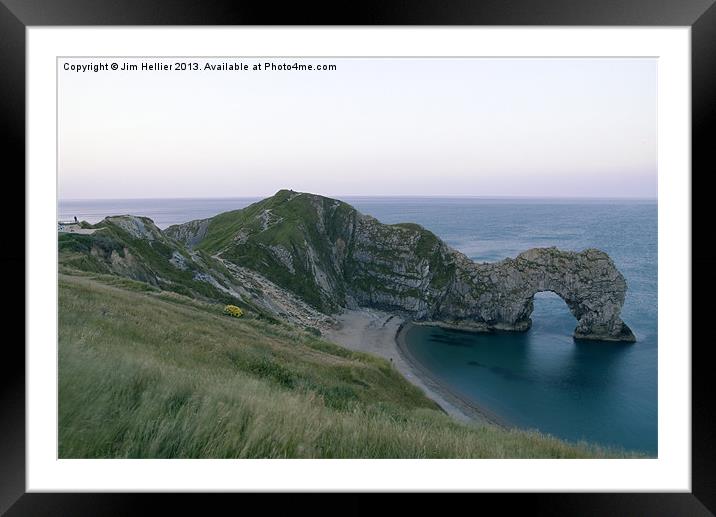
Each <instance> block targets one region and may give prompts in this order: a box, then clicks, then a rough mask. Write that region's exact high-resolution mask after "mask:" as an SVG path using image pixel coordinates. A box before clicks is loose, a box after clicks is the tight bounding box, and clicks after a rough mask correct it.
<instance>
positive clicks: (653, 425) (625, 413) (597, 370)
mask: <svg viewBox="0 0 716 517" xmlns="http://www.w3.org/2000/svg"><path fill="white" fill-rule="evenodd" d="M343 199H345V200H346V201H347V202H349V203H351V204H353V205H354V206H355V207H356V208H358V209H359V210H360V211H361V212H363V213H367V214H370V215H373V216H374V217H376V218H378V219H379V220H381V221H382V222H384V223H398V222H416V223H419V224H421V225H423V226H425V227H426V228H428V229H430V230H432V231H433V232H435V233H436V234H437V235H438V236H439V237H441V238H442V239H443V240H444V241H446V242H447V243H448V244H449V245H450V246H452V247H454V248H456V249H458V250H460V251H462V252H463V253H465V254H466V255H467V256H469V257H470V258H472V259H473V260H476V261H484V262H492V261H495V260H500V259H503V258H505V257H514V256H515V255H517V254H518V253H520V252H521V251H524V250H526V249H528V248H532V247H538V246H558V247H559V248H562V249H566V250H576V251H579V250H582V249H584V248H587V247H595V248H599V249H602V250H604V251H606V252H607V253H609V255H610V256H611V257H612V259H613V260H614V262H615V263H616V265H617V267H618V268H619V270H620V271H621V272H622V273H623V274H624V276H625V278H626V280H627V284H628V287H629V289H628V292H627V297H626V302H625V305H624V310H623V313H622V316H623V319H624V321H626V322H627V324H628V325H629V326H630V327H631V328H632V330H633V331H634V333H635V335H636V337H637V340H638V341H637V343H636V344H631V345H625V344H615V343H599V342H594V343H592V342H575V341H574V340H573V339H572V337H571V335H572V331H573V330H574V326H575V324H576V322H575V320H574V317H573V316H572V315H571V314H570V312H569V310H568V308H567V306H566V304H565V303H564V302H563V301H562V300H561V299H560V298H559V297H557V296H556V295H554V294H552V293H540V294H538V295H537V296H536V297H535V310H534V312H533V314H532V320H533V326H532V328H531V329H530V330H529V331H528V332H525V333H499V334H473V333H466V332H456V331H449V330H443V329H438V328H433V327H414V328H412V329H411V330H410V331H409V333H408V334H407V336H406V338H407V339H406V341H407V346H408V348H409V350H410V353H411V354H412V355H413V356H414V357H415V358H416V359H417V360H418V361H419V362H420V363H421V364H422V365H423V366H424V367H425V368H426V369H427V370H428V371H430V372H431V374H432V375H433V376H434V377H435V378H437V379H438V380H439V381H440V382H441V383H442V384H444V385H445V386H446V387H448V388H449V389H451V390H453V391H454V392H456V393H458V394H459V395H461V396H462V397H464V398H466V399H468V400H470V401H472V402H474V403H476V404H478V405H480V406H482V407H484V408H486V409H487V410H488V411H490V412H491V413H493V414H495V415H497V416H498V417H499V419H501V420H503V421H505V422H506V423H508V424H511V425H516V426H519V427H525V428H535V429H539V430H541V431H543V432H547V433H551V434H554V435H556V436H559V437H562V438H565V439H569V440H579V439H585V440H588V441H591V442H597V443H601V444H605V445H615V446H620V447H624V448H626V449H632V450H640V451H644V452H647V453H649V454H654V455H656V453H657V205H656V202H652V201H609V200H588V201H584V200H572V201H570V200H549V199H542V200H503V199H467V198H461V199H446V198H350V197H345V198H343ZM254 201H256V198H236V199H169V200H167V199H164V200H152V199H144V200H101V201H61V202H60V206H59V216H60V218H61V219H71V218H72V217H73V216H77V217H78V218H79V219H85V220H88V221H90V222H97V221H99V220H101V219H102V218H103V217H105V216H107V215H116V214H124V213H132V214H135V215H145V216H148V217H151V218H152V219H154V221H155V222H156V223H157V225H158V226H159V227H160V228H166V227H167V226H169V225H171V224H176V223H180V222H185V221H189V220H192V219H199V218H205V217H211V216H213V215H216V214H218V213H221V212H224V211H227V210H234V209H237V208H242V207H244V206H246V205H248V204H250V203H252V202H254Z"/></svg>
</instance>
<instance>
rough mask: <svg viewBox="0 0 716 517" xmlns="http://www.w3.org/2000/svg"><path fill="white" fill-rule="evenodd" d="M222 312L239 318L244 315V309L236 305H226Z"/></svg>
mask: <svg viewBox="0 0 716 517" xmlns="http://www.w3.org/2000/svg"><path fill="white" fill-rule="evenodd" d="M224 314H228V315H229V316H233V317H234V318H240V317H241V316H243V315H244V311H242V310H241V308H240V307H237V306H236V305H227V306H226V307H224Z"/></svg>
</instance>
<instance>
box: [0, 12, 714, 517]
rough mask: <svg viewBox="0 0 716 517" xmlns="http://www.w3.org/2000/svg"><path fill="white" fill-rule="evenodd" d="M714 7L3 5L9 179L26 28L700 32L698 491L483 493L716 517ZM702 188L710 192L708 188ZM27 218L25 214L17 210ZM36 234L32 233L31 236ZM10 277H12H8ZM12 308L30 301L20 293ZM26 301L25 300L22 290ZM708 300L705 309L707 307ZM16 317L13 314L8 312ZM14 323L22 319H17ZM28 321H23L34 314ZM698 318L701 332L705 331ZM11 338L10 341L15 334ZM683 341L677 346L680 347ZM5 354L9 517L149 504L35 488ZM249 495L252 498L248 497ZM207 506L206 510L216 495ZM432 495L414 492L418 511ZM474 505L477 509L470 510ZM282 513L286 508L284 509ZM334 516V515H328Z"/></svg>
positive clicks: (17, 357)
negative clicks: (628, 28)
mask: <svg viewBox="0 0 716 517" xmlns="http://www.w3.org/2000/svg"><path fill="white" fill-rule="evenodd" d="M714 1H715V0H651V1H649V0H622V1H617V2H615V1H608V0H502V1H499V0H474V1H470V0H460V1H451V2H447V1H441V0H412V1H411V2H405V1H396V0H390V1H388V0H383V1H380V0H377V1H374V2H361V3H355V4H346V5H342V6H341V4H339V3H337V2H335V3H333V4H331V5H330V6H316V5H307V4H304V3H294V4H292V5H289V6H281V8H278V7H277V6H275V5H273V4H272V3H270V2H263V3H260V2H256V1H253V2H245V1H242V2H231V1H226V0H217V1H211V2H209V1H205V2H199V1H192V0H162V1H156V0H155V1H146V0H123V1H117V0H115V1H109V0H104V1H99V0H96V1H89V0H0V83H1V84H2V90H1V94H0V113H2V125H1V126H0V127H3V128H4V129H6V134H5V138H4V139H3V141H2V144H0V145H2V147H3V148H4V149H3V152H2V155H0V156H2V158H3V163H4V164H5V165H4V166H3V171H4V174H3V179H4V180H5V188H6V191H7V192H13V195H11V196H8V197H10V198H14V199H16V200H17V201H18V202H19V203H24V200H25V196H20V194H19V193H20V192H23V193H24V192H25V181H24V177H25V176H24V171H25V29H26V27H29V26H46V25H49V26H63V25H73V26H88V25H97V26H102V25H158V26H162V25H304V24H306V25H448V26H455V25H552V26H566V25H572V26H596V25H607V26H609V25H621V26H624V25H635V26H690V27H691V38H692V56H691V59H692V61H691V64H692V69H691V71H692V176H691V185H692V207H691V208H692V250H691V257H692V270H691V274H692V278H693V279H696V280H697V281H696V282H692V322H693V323H694V325H693V327H692V330H693V336H692V343H678V344H676V345H678V346H685V347H686V346H690V345H691V346H692V458H691V465H692V490H691V492H690V493H640V494H637V493H609V494H599V493H588V494H587V493H584V494H575V493H564V494H520V495H517V494H500V495H498V494H479V497H480V498H481V500H480V502H483V500H485V501H484V502H488V503H490V502H492V503H497V504H499V505H500V508H501V509H503V510H506V511H508V512H509V511H511V510H519V509H526V510H527V509H528V510H529V512H530V513H531V514H550V515H554V514H563V513H564V514H577V515H602V514H613V515H712V514H713V513H714V512H716V476H715V475H714V473H715V471H716V468H715V462H714V459H715V457H716V447H715V445H714V444H716V432H715V431H714V421H715V420H716V419H715V418H714V416H715V411H714V408H715V404H714V401H713V399H712V397H711V393H712V390H713V388H712V387H711V385H710V373H711V372H710V369H711V366H710V362H709V361H708V353H709V348H710V347H711V346H712V345H711V343H710V340H708V339H705V338H703V336H701V337H702V339H699V332H697V330H699V329H701V330H703V328H704V325H703V322H704V321H708V320H709V318H710V317H711V315H710V312H711V310H712V305H713V304H712V302H710V301H709V299H710V297H709V294H710V293H711V292H712V291H713V287H714V279H715V278H716V254H715V253H714V252H711V251H709V246H708V245H707V244H706V243H705V241H706V240H707V239H708V237H710V236H711V235H712V234H713V231H709V230H711V229H710V228H709V226H710V224H709V223H710V222H711V219H712V218H711V217H710V211H709V210H708V208H706V207H708V202H707V201H708V200H707V199H706V196H708V195H709V189H708V188H704V187H705V181H706V179H707V178H708V177H709V176H708V174H709V172H710V171H709V169H713V164H714V158H713V156H712V154H711V151H712V148H713V144H712V143H711V140H710V139H709V136H710V135H711V134H713V133H714V130H716V4H714ZM699 187H700V188H699ZM21 210H22V213H24V207H15V208H14V209H13V211H12V213H15V214H16V213H20V211H21ZM26 231H27V229H26ZM24 238H25V237H24V236H23V238H22V242H23V245H22V246H20V245H19V240H20V239H19V238H18V236H14V237H13V240H12V243H13V245H12V246H3V250H2V254H0V263H1V264H2V271H4V272H6V280H5V287H6V290H7V291H6V292H7V293H13V294H14V293H20V292H23V293H24V289H25V285H26V284H23V285H21V281H22V280H21V275H19V274H16V272H17V271H20V270H22V271H24V272H25V275H22V278H24V279H25V282H26V281H27V277H26V275H27V274H28V272H27V269H26V266H25V261H26V256H25V246H24ZM7 272H13V274H8V273H7ZM12 298H13V302H15V303H14V304H13V305H12V310H14V311H15V312H19V311H20V310H21V309H20V307H23V309H22V310H23V311H24V307H25V304H24V303H22V304H20V303H19V302H17V298H18V296H13V297H12ZM23 300H24V295H23ZM699 302H701V303H699ZM6 314H7V312H6ZM6 318H7V319H6V320H5V321H6V322H7V323H6V325H7V326H9V325H10V322H17V321H20V315H19V314H18V315H16V317H15V318H11V317H10V316H9V314H8V315H7V316H6ZM23 319H24V318H23ZM696 323H699V324H700V325H695V324H696ZM6 335H7V334H6ZM672 345H674V344H672ZM2 354H3V355H2V359H0V513H4V512H6V511H7V515H12V516H14V515H85V514H93V515H95V514H96V515H114V514H117V515H119V514H123V515H124V514H127V513H129V512H130V511H132V512H135V511H136V510H137V509H138V507H139V508H140V509H141V507H145V505H146V504H147V502H148V501H147V499H148V498H149V496H148V495H142V494H131V495H126V494H39V493H32V494H28V493H25V473H26V471H25V430H26V429H25V353H24V349H23V348H22V347H21V346H20V343H19V339H10V338H6V339H5V340H4V344H3V350H2ZM159 497H161V499H162V501H161V504H162V505H163V511H164V512H169V511H173V509H174V508H172V507H178V508H181V509H184V510H186V509H188V508H189V507H188V506H187V500H186V497H185V496H174V497H169V496H166V495H164V496H159ZM244 497H246V496H244ZM373 497H374V496H372V495H369V496H367V497H361V498H360V499H358V498H357V496H352V497H351V499H350V500H351V503H350V504H345V503H344V504H345V509H346V510H348V511H350V512H351V513H364V512H365V513H367V512H368V511H370V508H371V507H373V506H374V505H375V504H379V505H380V504H383V503H374V502H371V501H370V500H371V498H373ZM201 499H202V501H201V502H199V504H200V505H202V509H203V511H206V507H205V506H203V505H204V504H205V500H206V498H204V497H202V498H201ZM422 500H423V498H422V497H420V496H413V498H412V501H413V503H415V504H418V505H422V504H423V502H422ZM302 504H303V505H305V506H306V508H310V509H311V511H313V512H316V511H319V512H320V511H321V507H322V506H324V505H322V504H317V503H316V501H315V496H313V497H302V498H299V500H298V501H292V502H291V506H292V511H295V510H300V509H301V506H302ZM471 504H472V503H471ZM274 509H278V507H274ZM324 511H331V512H332V510H331V509H330V508H326V510H324Z"/></svg>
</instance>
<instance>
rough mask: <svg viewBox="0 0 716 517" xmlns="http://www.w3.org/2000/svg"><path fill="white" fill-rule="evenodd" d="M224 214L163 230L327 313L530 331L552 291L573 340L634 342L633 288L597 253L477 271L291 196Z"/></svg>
mask: <svg viewBox="0 0 716 517" xmlns="http://www.w3.org/2000/svg"><path fill="white" fill-rule="evenodd" d="M229 214H230V215H229ZM229 214H222V215H219V216H217V218H215V220H211V219H210V220H208V222H206V221H200V222H190V223H187V224H186V225H178V226H174V227H171V228H169V229H168V230H167V232H168V233H169V234H170V235H171V236H173V237H174V238H177V239H180V240H183V241H184V242H185V243H186V244H187V245H188V246H190V247H196V248H197V249H201V250H204V251H207V252H210V253H212V255H213V256H215V257H218V258H221V259H222V260H224V261H225V262H226V263H230V264H235V265H236V266H240V267H244V268H248V269H249V270H253V271H255V272H258V273H260V274H261V275H263V276H264V277H266V278H267V279H270V280H271V281H272V282H274V283H276V284H278V285H279V286H280V287H282V288H285V289H287V290H289V291H291V292H293V293H295V294H296V295H297V296H299V297H300V298H301V299H303V300H305V301H306V302H307V303H309V304H310V305H312V306H314V307H316V308H317V309H319V310H321V311H322V312H324V313H332V312H336V311H338V310H340V309H341V307H374V308H379V309H382V310H388V311H394V312H400V313H401V314H403V315H405V316H407V317H409V318H412V319H414V320H420V321H429V322H434V323H438V324H441V325H449V326H456V327H460V328H470V329H475V330H513V331H524V330H527V329H528V328H530V325H531V319H530V315H531V313H532V309H533V300H534V295H535V293H537V292H540V291H552V292H555V293H556V294H558V295H559V296H561V297H562V299H564V301H565V302H566V303H567V306H568V307H569V309H570V311H571V312H572V314H573V315H574V317H575V318H576V320H577V327H576V329H575V332H574V337H575V338H578V339H596V340H612V341H634V340H635V338H634V335H633V333H632V332H631V330H630V329H629V327H628V326H627V325H626V324H625V323H624V322H623V321H622V320H621V317H620V313H621V309H622V305H623V303H624V298H625V294H626V290H627V285H626V281H625V279H624V277H623V276H622V275H621V273H619V271H618V270H617V268H616V266H615V265H614V263H613V262H612V260H611V259H610V258H609V256H608V255H607V254H606V253H604V252H602V251H599V250H595V249H588V250H584V251H582V252H578V253H577V252H571V251H560V250H558V249H556V248H543V249H532V250H528V251H526V252H524V253H522V254H520V255H519V256H517V257H516V258H514V259H506V260H503V261H500V262H497V263H492V264H487V263H483V264H477V263H475V262H473V261H471V260H470V259H469V258H467V257H466V256H465V255H463V254H462V253H460V252H458V251H456V250H453V249H451V248H450V247H448V246H447V245H446V244H445V243H443V242H442V241H441V240H440V239H438V238H437V237H436V236H435V235H434V234H433V233H431V232H429V231H428V230H426V229H424V228H422V227H421V226H419V225H416V224H397V225H385V224H382V223H380V222H379V221H378V220H376V219H375V218H373V217H370V216H367V215H363V214H361V213H359V212H358V211H357V210H355V209H354V208H353V207H351V206H350V205H347V204H346V203H343V202H341V201H338V200H335V199H329V198H325V197H322V196H317V195H313V194H305V193H300V192H293V191H287V190H284V191H280V192H278V193H277V194H276V195H275V196H273V197H271V198H268V199H265V200H263V201H261V202H259V203H255V204H254V205H251V206H249V207H247V208H246V209H244V210H238V211H235V212H231V213H229ZM183 236H186V237H184V238H183Z"/></svg>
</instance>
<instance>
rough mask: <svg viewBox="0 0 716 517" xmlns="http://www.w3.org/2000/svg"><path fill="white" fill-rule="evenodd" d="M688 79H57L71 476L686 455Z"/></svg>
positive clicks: (493, 62)
mask: <svg viewBox="0 0 716 517" xmlns="http://www.w3.org/2000/svg"><path fill="white" fill-rule="evenodd" d="M658 64H659V59H657V58H655V57H648V56H647V57H315V56H312V57H301V56H297V57H294V56H286V57H257V56H236V57H212V56H207V57H197V56H191V57H188V56H187V57H181V56H180V57H152V56H145V57H136V56H135V57H121V56H117V57H109V56H107V55H104V56H96V57H92V56H89V57H57V70H56V74H57V75H56V78H57V92H56V95H57V113H56V115H57V128H56V129H57V149H56V151H57V156H56V166H57V171H56V182H57V200H56V201H57V204H56V219H57V261H56V265H57V293H58V299H57V304H58V316H57V317H58V320H57V343H56V346H57V375H58V383H57V430H56V431H57V458H59V459H122V458H139V459H303V458H311V459H436V458H437V459H440V458H444V459H477V458H489V459H506V458H513V459H574V458H584V459H587V458H589V459H592V458H598V459H602V458H607V459H628V460H644V459H657V458H659V444H660V440H659V438H660V433H659V425H658V424H659V412H658V407H659V395H660V392H659V390H658V380H659V373H660V372H659V368H658V348H659V344H660V343H659V335H658V330H659V316H660V314H659V313H658V302H659V276H658V274H657V273H658V268H657V265H658V262H659V256H658V243H659V239H658V238H659V224H658V223H659V221H658V219H659V218H658V217H657V216H658V208H659V202H658V194H659V192H660V191H659V188H658V187H659V185H658V181H657V180H658V178H659V176H658V169H659V166H660V164H659V163H658V158H659V156H660V155H659V154H658V152H657V151H658V146H657V134H658V123H657V104H658V103H657V101H658V95H657V85H658V84H660V83H659V81H660V79H659V71H658ZM52 231H54V230H52V229H51V228H50V237H51V236H52ZM662 337H664V336H663V335H662ZM664 339H665V340H666V337H664ZM666 341H667V342H668V340H666ZM663 395H664V393H661V396H663Z"/></svg>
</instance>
